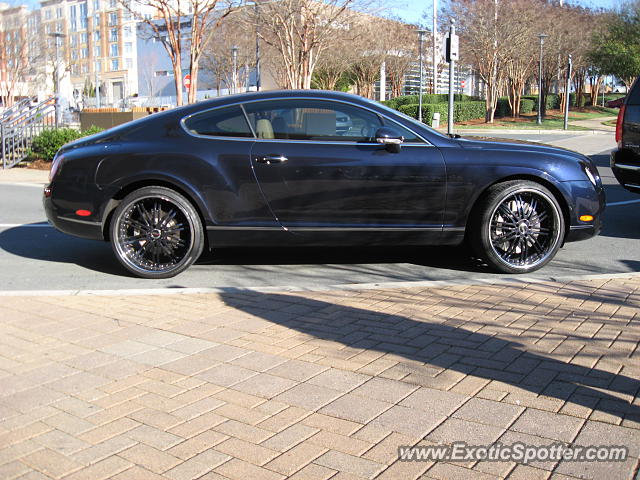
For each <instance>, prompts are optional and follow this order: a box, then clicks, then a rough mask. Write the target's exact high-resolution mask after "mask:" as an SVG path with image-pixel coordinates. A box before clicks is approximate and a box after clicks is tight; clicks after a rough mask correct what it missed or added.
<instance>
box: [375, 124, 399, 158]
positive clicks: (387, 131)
mask: <svg viewBox="0 0 640 480" xmlns="http://www.w3.org/2000/svg"><path fill="white" fill-rule="evenodd" d="M376 142H377V143H379V144H381V145H384V146H386V147H387V150H388V151H389V152H392V153H398V152H399V151H400V145H402V142H404V137H403V136H402V135H400V134H399V133H398V132H397V131H395V130H394V129H393V128H389V127H380V128H379V129H378V130H376Z"/></svg>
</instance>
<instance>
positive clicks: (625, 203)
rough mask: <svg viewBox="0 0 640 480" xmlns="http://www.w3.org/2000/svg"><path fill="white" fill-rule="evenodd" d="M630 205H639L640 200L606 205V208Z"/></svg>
mask: <svg viewBox="0 0 640 480" xmlns="http://www.w3.org/2000/svg"><path fill="white" fill-rule="evenodd" d="M632 203H640V200H625V201H624V202H611V203H607V207H617V206H618V205H630V204H632Z"/></svg>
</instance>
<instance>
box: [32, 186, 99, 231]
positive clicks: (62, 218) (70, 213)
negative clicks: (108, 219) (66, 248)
mask: <svg viewBox="0 0 640 480" xmlns="http://www.w3.org/2000/svg"><path fill="white" fill-rule="evenodd" d="M47 188H50V187H49V186H47V187H45V191H46V189H47ZM52 193H53V192H51V191H50V193H49V195H47V194H46V193H45V194H43V196H42V205H43V207H44V211H45V214H46V215H47V220H48V221H49V223H50V224H51V225H53V226H54V227H55V228H56V229H57V230H59V231H61V232H63V233H66V234H69V235H73V236H75V237H81V238H88V239H91V240H104V236H103V234H102V222H98V221H95V220H92V219H91V218H81V217H79V216H78V215H76V214H75V213H74V210H73V209H72V208H69V206H70V205H68V202H65V201H64V200H62V201H60V200H56V199H55V197H54V196H53V195H52Z"/></svg>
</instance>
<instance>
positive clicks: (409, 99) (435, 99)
mask: <svg viewBox="0 0 640 480" xmlns="http://www.w3.org/2000/svg"><path fill="white" fill-rule="evenodd" d="M419 99H420V96H419V95H403V96H401V97H395V98H392V99H390V100H384V101H383V102H382V103H383V104H384V105H386V106H387V107H390V108H393V109H394V110H399V109H400V107H401V106H403V105H417V104H418V103H419ZM453 100H454V101H455V102H471V101H477V100H478V98H477V97H471V96H469V95H465V94H461V93H456V94H454V95H453ZM447 102H449V94H448V93H425V94H423V95H422V104H423V105H424V104H435V103H447Z"/></svg>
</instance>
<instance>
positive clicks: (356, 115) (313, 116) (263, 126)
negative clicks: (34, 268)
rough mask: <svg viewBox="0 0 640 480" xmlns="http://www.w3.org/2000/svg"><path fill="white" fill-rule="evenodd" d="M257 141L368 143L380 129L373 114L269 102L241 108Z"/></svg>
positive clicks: (317, 103)
mask: <svg viewBox="0 0 640 480" xmlns="http://www.w3.org/2000/svg"><path fill="white" fill-rule="evenodd" d="M245 110H246V112H247V116H248V117H249V122H250V123H251V125H252V127H253V128H254V130H255V132H256V135H257V136H258V138H276V139H289V140H317V141H323V140H324V141H345V142H370V141H372V140H373V136H374V135H375V132H376V130H377V129H378V128H380V127H381V126H382V121H381V120H380V117H378V115H376V114H375V113H373V112H370V111H368V110H364V109H361V108H358V107H352V106H350V105H346V104H343V103H338V102H330V101H324V100H270V101H266V102H254V103H248V104H245Z"/></svg>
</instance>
